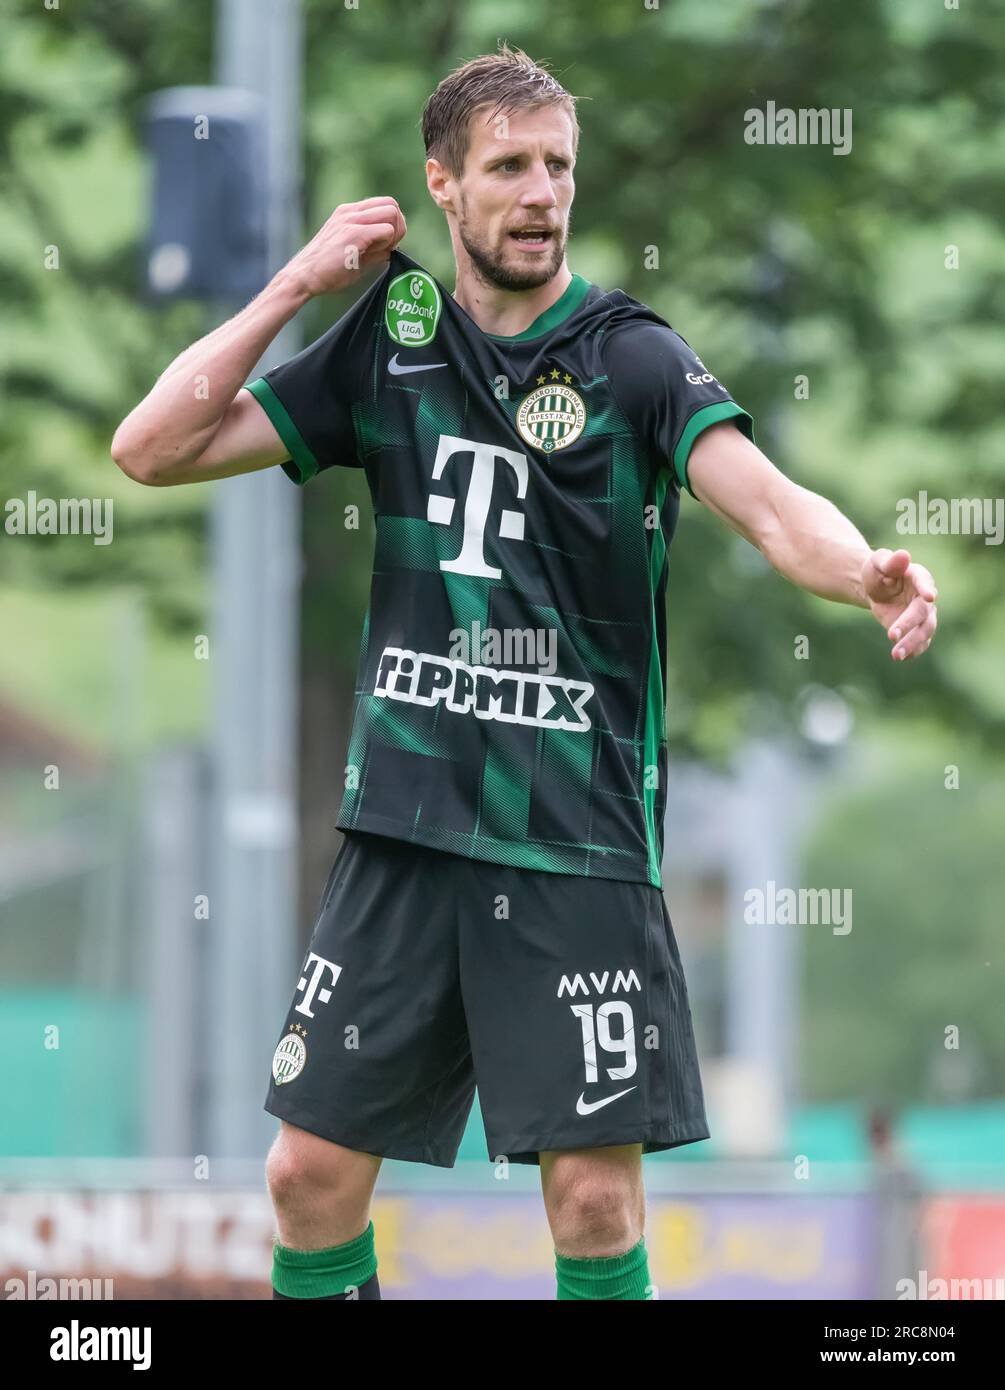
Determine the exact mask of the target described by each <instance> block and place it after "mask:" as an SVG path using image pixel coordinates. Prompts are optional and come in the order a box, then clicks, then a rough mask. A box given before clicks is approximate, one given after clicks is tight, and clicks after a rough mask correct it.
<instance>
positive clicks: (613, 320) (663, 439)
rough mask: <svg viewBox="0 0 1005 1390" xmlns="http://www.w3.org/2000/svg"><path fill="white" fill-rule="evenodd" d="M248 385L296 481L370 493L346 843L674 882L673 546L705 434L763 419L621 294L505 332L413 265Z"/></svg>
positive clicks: (582, 299) (568, 297)
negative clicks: (371, 532)
mask: <svg viewBox="0 0 1005 1390" xmlns="http://www.w3.org/2000/svg"><path fill="white" fill-rule="evenodd" d="M248 390H250V391H251V392H252V393H253V394H254V395H255V397H256V399H257V400H258V401H259V403H260V404H261V405H262V407H263V408H264V410H265V411H266V413H267V414H268V416H269V418H270V419H271V421H272V422H273V424H274V426H275V428H276V430H277V432H278V434H279V436H280V437H281V439H282V440H283V443H284V444H285V446H286V448H287V450H288V452H289V461H288V462H287V463H286V464H284V467H285V469H286V472H287V473H288V474H289V475H290V477H291V478H293V479H294V481H296V482H298V483H305V482H307V481H308V479H310V478H312V477H313V476H314V475H315V474H316V473H320V472H321V471H323V470H324V469H326V468H329V467H331V466H333V465H335V464H347V465H349V466H354V467H361V468H364V469H365V470H366V475H367V481H368V483H369V487H370V492H371V495H372V497H373V507H374V514H375V519H376V548H375V553H374V561H373V581H372V585H371V590H370V604H369V610H368V613H367V618H366V622H365V624H364V629H363V640H362V650H361V656H360V665H359V674H358V678H357V683H356V687H357V688H356V704H355V711H354V716H353V726H352V733H351V736H350V742H349V753H348V759H347V763H348V769H347V778H346V782H347V789H346V792H345V796H344V799H343V802H342V809H341V814H340V816H339V821H338V824H339V826H340V827H341V828H342V829H351V828H356V829H359V830H367V831H372V832H374V833H376V834H382V835H389V836H393V837H396V838H399V839H404V840H411V841H414V842H416V843H418V844H422V845H428V846H431V847H433V848H436V849H441V850H448V851H450V852H452V853H454V854H462V855H467V856H469V857H471V858H473V859H483V860H490V861H493V862H496V863H502V864H511V865H515V866H520V867H525V868H529V869H538V870H540V869H544V870H552V871H553V872H556V873H568V874H578V875H584V876H596V877H601V878H614V879H626V880H633V881H639V882H648V883H652V884H655V885H658V884H659V883H660V863H661V859H662V826H663V813H664V808H665V795H666V740H665V733H664V697H665V677H666V630H665V603H664V597H665V587H666V576H667V547H668V546H669V544H670V540H671V537H672V535H673V531H674V526H675V524H676V520H677V511H678V504H679V500H680V489H681V488H682V487H687V486H688V477H687V461H688V454H689V452H690V449H691V446H692V444H693V443H694V440H695V439H696V438H697V436H698V434H699V433H700V432H701V431H702V430H703V429H705V428H706V427H707V426H708V425H711V424H713V423H715V422H716V421H719V420H725V419H730V418H735V421H736V423H737V425H739V426H740V427H741V428H742V429H743V430H744V431H745V432H746V433H747V434H748V435H749V436H750V437H751V438H752V437H753V435H752V424H751V420H750V417H749V415H747V413H746V412H745V411H743V410H741V409H740V407H739V406H738V405H736V404H735V403H734V402H733V401H732V400H731V399H730V396H729V394H728V392H727V391H726V389H725V388H724V387H723V386H721V385H720V384H719V382H718V381H717V380H716V379H715V377H713V376H712V375H711V374H710V373H709V372H708V371H707V370H706V368H705V366H704V364H703V363H702V362H701V361H700V360H699V359H698V358H697V357H696V355H695V353H694V352H693V351H692V350H691V348H690V347H689V346H688V344H687V343H686V342H685V341H684V339H683V338H681V337H680V336H679V335H678V334H677V333H675V332H674V331H673V329H671V328H670V327H669V325H668V324H667V323H666V322H665V321H664V320H663V319H661V318H660V317H659V316H658V315H657V314H655V313H653V312H652V310H650V309H648V308H646V307H645V306H644V305H642V304H639V303H638V302H637V301H636V300H633V299H631V298H629V296H628V295H626V294H624V293H623V292H622V291H621V290H611V291H604V290H602V289H599V288H598V287H597V286H596V285H592V284H590V283H589V282H588V281H586V280H584V279H582V278H580V277H579V276H574V277H573V279H572V282H571V283H570V285H569V286H568V288H567V289H566V291H565V293H564V294H563V295H562V297H561V298H560V299H559V300H558V301H557V302H556V303H555V304H553V305H552V307H551V308H550V309H547V310H546V311H545V312H544V313H543V314H541V315H540V317H539V318H537V319H536V320H535V321H534V323H532V324H531V326H530V327H529V328H527V329H526V330H525V331H524V332H523V333H520V334H518V335H517V336H516V337H509V338H505V337H499V336H497V335H495V334H490V333H484V332H483V331H482V330H481V329H480V328H479V327H478V326H477V324H476V323H474V321H473V320H472V319H471V318H470V317H469V316H468V315H467V314H466V313H465V311H464V310H463V309H462V308H461V307H460V306H459V305H458V304H457V303H456V302H455V301H454V299H453V298H452V297H451V296H450V295H449V294H448V293H447V292H446V291H445V290H444V289H443V288H442V287H441V286H440V285H439V284H438V283H437V281H436V280H435V279H434V278H433V277H432V276H431V275H429V274H428V272H426V271H424V270H423V269H421V267H419V266H418V265H417V264H416V263H415V261H413V260H412V259H411V258H410V257H408V256H406V255H404V254H403V253H402V252H400V251H395V252H394V253H393V254H392V256H391V260H390V264H389V266H388V268H387V270H386V271H385V272H384V274H383V275H382V276H381V277H380V278H379V279H378V280H377V281H376V282H375V283H374V284H373V285H372V286H371V287H370V289H369V290H367V292H366V293H365V294H364V295H363V296H362V298H361V299H360V300H359V301H358V302H357V303H356V305H355V306H354V307H353V308H352V309H351V310H350V311H349V312H348V313H347V314H346V315H345V316H344V317H343V318H342V319H340V320H339V322H338V323H336V324H335V325H334V327H333V328H331V329H330V330H329V331H328V332H327V333H326V334H324V336H323V337H321V338H319V339H318V341H317V342H316V343H314V344H313V345H312V346H311V347H309V348H307V349H306V350H305V351H303V352H301V353H300V354H299V355H298V356H296V357H294V358H292V359H291V360H290V361H289V362H287V363H285V364H284V365H283V366H281V367H277V368H276V369H275V370H273V371H270V372H268V373H266V375H265V376H264V377H262V378H261V379H259V380H257V381H254V382H252V383H251V384H250V386H249V387H248Z"/></svg>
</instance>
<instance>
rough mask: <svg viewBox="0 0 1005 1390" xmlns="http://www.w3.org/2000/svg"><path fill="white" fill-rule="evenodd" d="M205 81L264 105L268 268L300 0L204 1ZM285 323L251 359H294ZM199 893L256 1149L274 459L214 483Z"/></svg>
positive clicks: (280, 844)
mask: <svg viewBox="0 0 1005 1390" xmlns="http://www.w3.org/2000/svg"><path fill="white" fill-rule="evenodd" d="M216 18H217V34H216V40H217V62H216V76H217V81H218V82H219V83H220V84H222V85H225V86H227V87H232V88H243V89H245V90H248V91H251V92H253V93H255V94H257V95H258V96H259V97H260V98H261V100H262V102H263V104H264V121H265V146H266V175H267V186H268V219H267V225H268V242H269V272H270V274H271V273H274V272H275V271H276V270H277V269H278V268H279V267H280V266H281V265H282V264H284V263H285V261H286V260H287V259H288V258H289V256H290V255H291V254H292V252H293V251H294V250H295V248H296V244H297V241H298V235H299V225H298V216H297V209H298V205H299V192H300V187H299V185H300V176H299V136H298V129H299V121H298V116H299V106H300V68H301V61H302V42H301V23H300V0H218V3H217V9H216ZM297 347H298V340H297V332H296V329H295V327H294V326H293V325H289V326H288V327H287V328H286V329H285V330H284V331H283V332H282V333H281V334H280V336H279V337H278V338H277V339H276V341H275V342H274V343H273V344H272V346H271V347H270V348H269V350H268V352H267V353H266V354H265V356H264V357H263V359H262V361H261V362H260V363H259V364H258V369H257V370H258V372H261V371H265V370H267V369H268V368H269V367H271V366H275V365H277V364H278V363H279V362H282V361H285V360H286V359H287V358H288V357H290V356H292V355H293V354H294V353H295V352H296V351H297ZM215 488H216V496H215V499H214V512H213V587H214V602H215V611H214V615H213V617H214V621H213V627H212V633H213V638H212V642H213V650H212V654H211V661H212V665H213V669H214V671H215V677H216V679H215V686H214V702H215V708H214V715H213V717H214V729H213V772H214V777H213V781H214V790H215V813H214V825H215V830H216V834H217V836H218V839H217V841H216V843H215V846H214V849H215V853H214V856H213V858H214V865H215V872H214V880H213V897H212V900H211V907H210V921H209V924H208V925H209V942H210V945H209V956H210V965H209V979H208V981H207V987H206V989H205V998H206V1004H207V1010H208V1014H209V1017H208V1018H207V1019H206V1031H207V1049H208V1058H207V1067H208V1076H207V1091H206V1102H207V1106H206V1112H205V1118H206V1123H207V1134H208V1138H209V1141H210V1144H211V1147H212V1152H213V1153H214V1154H215V1155H217V1156H241V1157H250V1156H254V1155H258V1154H261V1153H262V1152H264V1149H265V1146H266V1145H267V1143H268V1142H269V1140H270V1139H271V1137H272V1136H273V1135H274V1133H275V1130H276V1121H275V1120H274V1119H273V1118H272V1117H271V1116H269V1115H267V1114H266V1113H265V1112H264V1111H263V1109H262V1103H263V1101H264V1099H265V1092H266V1088H267V1085H268V1069H269V1064H270V1059H271V1056H272V1051H273V1048H274V1047H275V1042H276V1038H277V1036H278V1033H279V1030H280V1028H281V1026H282V1020H283V1017H284V1015H285V1011H286V1008H287V1007H288V1004H289V999H290V995H291V992H292V987H293V984H294V983H295V981H294V978H293V976H294V971H295V969H296V964H297V961H296V946H295V941H296V891H295V888H296V829H297V817H296V768H297V746H296V730H297V698H298V637H299V633H298V626H299V621H298V620H299V580H300V497H299V492H298V490H297V488H295V487H294V486H292V484H291V483H290V481H289V479H288V478H286V477H285V475H284V474H283V473H282V471H281V470H280V469H278V468H272V469H265V470H263V471H262V472H259V473H252V474H249V475H246V476H244V477H240V478H230V479H227V480H225V481H223V482H220V483H217V484H215Z"/></svg>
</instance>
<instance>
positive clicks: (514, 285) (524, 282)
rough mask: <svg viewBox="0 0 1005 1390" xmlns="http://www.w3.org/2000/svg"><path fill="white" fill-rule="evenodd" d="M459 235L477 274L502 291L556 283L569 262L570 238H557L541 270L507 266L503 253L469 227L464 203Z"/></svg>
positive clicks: (541, 265)
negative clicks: (564, 262)
mask: <svg viewBox="0 0 1005 1390" xmlns="http://www.w3.org/2000/svg"><path fill="white" fill-rule="evenodd" d="M457 234H458V236H459V237H460V239H461V245H462V246H463V247H464V249H465V251H466V252H467V253H468V256H469V258H470V260H471V264H472V265H473V266H474V268H475V273H476V274H477V275H478V276H479V277H480V278H481V279H482V280H483V281H484V282H485V283H486V284H487V285H492V286H494V287H495V288H496V289H500V290H536V289H537V288H538V286H539V285H546V284H547V283H548V281H549V280H553V279H554V277H555V276H556V275H557V274H558V272H559V270H561V268H562V262H563V261H564V260H565V248H566V245H567V243H568V234H567V233H566V234H565V235H563V236H561V237H558V236H556V237H555V238H554V240H553V241H552V244H551V254H550V255H548V256H547V257H545V258H544V259H543V260H542V261H541V263H540V264H539V265H537V266H533V267H532V266H526V267H515V266H511V265H509V264H507V262H506V260H505V258H504V254H503V252H502V251H497V250H494V249H493V248H492V247H491V246H489V245H488V243H487V242H486V241H485V240H484V239H483V238H481V237H479V236H478V235H477V234H476V233H475V232H474V231H472V229H471V227H470V225H469V224H468V220H467V215H466V208H465V207H464V203H463V200H462V203H461V208H460V215H459V216H458V218H457Z"/></svg>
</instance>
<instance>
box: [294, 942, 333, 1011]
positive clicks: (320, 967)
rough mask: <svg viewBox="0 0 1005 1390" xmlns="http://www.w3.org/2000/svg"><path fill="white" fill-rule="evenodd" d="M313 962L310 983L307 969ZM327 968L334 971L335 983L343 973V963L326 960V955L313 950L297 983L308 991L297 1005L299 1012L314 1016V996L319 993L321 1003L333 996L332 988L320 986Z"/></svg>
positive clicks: (326, 1001)
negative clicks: (312, 1010)
mask: <svg viewBox="0 0 1005 1390" xmlns="http://www.w3.org/2000/svg"><path fill="white" fill-rule="evenodd" d="M312 962H313V964H314V969H313V970H312V971H311V976H310V983H308V980H307V971H308V969H309V967H310V965H311V963H312ZM326 970H330V971H331V972H332V984H333V985H334V983H335V981H336V980H337V979H338V977H339V976H340V975H341V974H342V967H341V965H336V964H335V962H334V961H331V960H325V958H324V956H317V955H315V954H314V952H313V951H311V952H310V954H309V955H308V957H307V960H306V963H305V965H304V973H303V975H301V976H300V982H299V984H298V985H297V989H305V990H306V991H307V993H306V994H305V995H304V997H303V999H301V1001H300V1003H299V1004H298V1005H297V1013H298V1014H306V1015H307V1017H308V1018H313V1017H314V1015H313V1013H312V1012H311V1005H312V1004H313V1003H314V996H315V995H317V1000H318V1003H319V1004H327V1003H328V1000H329V999H330V998H331V997H332V992H331V990H330V989H321V988H320V984H321V981H322V980H323V979H324V973H325V971H326Z"/></svg>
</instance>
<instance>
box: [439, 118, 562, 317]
mask: <svg viewBox="0 0 1005 1390" xmlns="http://www.w3.org/2000/svg"><path fill="white" fill-rule="evenodd" d="M572 142H573V128H572V122H571V120H570V119H569V117H568V115H567V114H566V112H565V111H563V110H562V109H561V107H558V106H541V107H538V108H536V109H532V110H520V111H513V112H510V113H508V114H503V115H498V116H492V115H491V113H487V112H485V111H477V112H476V113H475V115H474V116H473V118H472V122H471V144H470V147H469V149H468V153H467V158H466V159H465V161H464V173H463V175H462V177H461V178H459V179H449V180H448V181H447V184H446V188H445V191H447V192H448V193H449V194H450V195H451V198H452V202H453V208H454V212H455V215H456V218H457V233H458V235H459V237H460V239H461V243H462V245H463V246H464V249H465V250H466V251H467V253H468V255H469V256H470V257H471V260H472V262H473V263H474V266H475V268H476V270H477V271H478V272H479V273H480V274H481V276H482V278H483V279H484V280H486V281H487V282H488V283H489V284H491V285H497V286H498V287H499V288H500V289H506V290H529V289H534V288H536V287H537V286H538V285H544V284H547V282H548V281H549V280H551V279H552V278H553V276H554V275H556V274H557V272H558V271H559V269H560V268H561V266H562V264H563V262H564V260H565V247H566V242H567V240H568V236H569V213H570V210H571V208H572V199H573V195H574V193H575V191H576V190H575V184H574V183H573V178H572V170H573V165H574V164H575V155H574V153H573V144H572Z"/></svg>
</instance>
